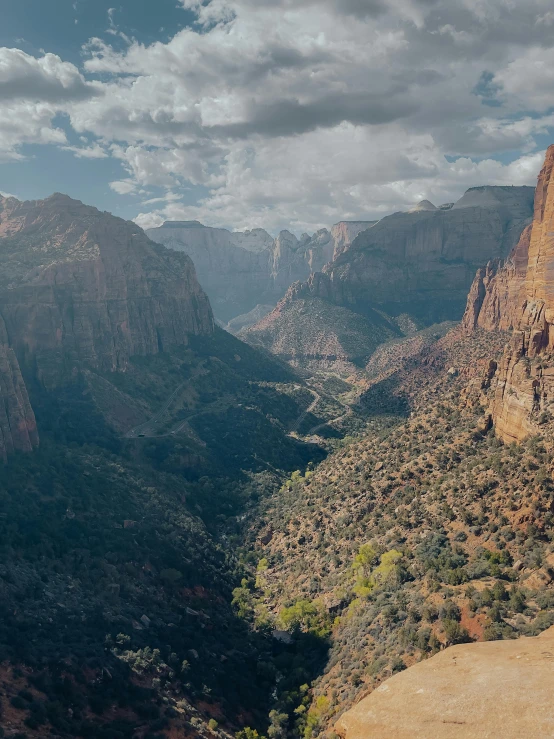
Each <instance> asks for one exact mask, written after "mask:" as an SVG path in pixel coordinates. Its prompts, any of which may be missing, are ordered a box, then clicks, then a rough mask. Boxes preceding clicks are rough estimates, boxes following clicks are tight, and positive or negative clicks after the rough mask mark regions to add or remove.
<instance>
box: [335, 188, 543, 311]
mask: <svg viewBox="0 0 554 739" xmlns="http://www.w3.org/2000/svg"><path fill="white" fill-rule="evenodd" d="M532 203H533V188H531V187H484V188H474V189H472V190H469V191H468V192H467V193H466V195H464V197H463V198H461V200H460V201H459V202H458V203H456V204H455V205H454V206H453V207H452V208H449V209H443V208H433V207H431V204H429V206H426V207H425V208H423V209H418V210H416V211H415V212H411V213H395V214H394V215H391V216H388V217H386V218H383V219H382V220H381V221H379V222H378V223H377V224H375V225H374V226H372V227H371V228H369V229H366V230H364V231H363V232H362V233H360V234H359V235H358V236H357V238H355V239H354V241H353V243H352V245H351V246H350V248H348V249H347V250H346V251H344V252H343V253H341V254H339V255H338V256H337V258H336V259H335V261H333V262H332V263H331V264H330V265H328V266H327V267H326V268H325V272H326V273H327V274H328V276H329V280H330V294H331V299H332V300H333V302H334V303H336V304H338V305H344V306H351V307H352V308H353V309H354V310H356V311H358V312H361V313H363V312H365V311H366V310H368V309H375V308H377V309H380V310H384V311H385V312H386V313H388V314H390V315H398V314H401V313H407V314H410V315H413V316H417V317H418V318H420V319H421V320H422V321H423V322H424V323H426V324H432V323H436V322H439V321H442V320H459V319H460V318H461V316H462V315H463V312H464V306H465V303H466V298H467V293H468V290H469V288H470V286H471V284H472V280H473V277H474V275H475V271H476V269H477V268H478V267H480V266H481V265H482V264H484V263H486V262H488V261H489V260H491V259H502V258H505V257H506V256H507V255H508V254H509V253H510V251H511V250H512V248H513V246H514V245H515V244H517V242H518V240H519V237H520V235H521V232H522V231H523V229H524V228H525V226H526V225H528V223H529V222H530V220H531V217H532V213H533V211H532ZM321 297H323V296H321Z"/></svg>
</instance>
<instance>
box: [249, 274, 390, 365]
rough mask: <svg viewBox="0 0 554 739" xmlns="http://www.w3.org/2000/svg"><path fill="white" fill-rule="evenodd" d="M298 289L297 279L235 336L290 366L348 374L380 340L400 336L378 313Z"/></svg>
mask: <svg viewBox="0 0 554 739" xmlns="http://www.w3.org/2000/svg"><path fill="white" fill-rule="evenodd" d="M313 277H314V278H316V279H317V277H318V275H317V274H315V275H314V276H313ZM311 281H312V278H310V280H309V281H308V283H306V284H311ZM299 289H302V283H295V284H294V285H293V286H292V287H291V288H290V289H289V290H288V292H287V294H286V295H285V297H284V299H283V300H282V301H281V302H280V303H279V304H278V305H277V307H276V308H275V309H274V310H273V311H272V312H271V313H269V314H268V315H267V316H265V317H264V318H262V319H261V320H260V321H259V322H258V323H256V324H255V325H254V326H251V327H249V328H246V329H244V330H242V331H241V332H240V333H239V336H240V337H241V338H243V339H244V340H245V341H247V342H248V343H249V344H251V345H252V346H260V347H263V348H264V349H266V350H268V351H270V352H272V353H273V354H276V355H277V356H279V358H280V359H283V360H285V361H287V362H290V363H291V364H292V365H293V366H295V367H303V368H305V369H310V370H318V369H324V370H335V371H338V372H340V373H341V374H345V373H346V374H349V373H352V372H355V371H356V368H358V369H360V368H363V367H364V366H365V364H366V363H367V361H368V360H369V358H370V357H371V355H372V354H373V352H374V351H375V349H376V348H377V347H378V346H379V345H380V344H382V343H383V342H385V341H388V340H389V339H392V338H394V337H398V336H401V335H402V333H401V331H400V329H399V327H398V325H397V324H396V323H395V322H394V321H393V320H392V319H390V318H389V317H388V316H386V315H384V314H379V313H377V312H374V313H373V315H372V316H362V315H359V314H355V313H353V312H352V311H350V310H348V309H347V308H343V307H342V306H338V305H333V304H332V303H329V302H328V301H326V300H323V299H321V298H317V297H312V296H310V295H306V296H305V297H304V296H303V295H302V294H301V293H299V292H298V290H299Z"/></svg>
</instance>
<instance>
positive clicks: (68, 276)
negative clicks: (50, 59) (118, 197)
mask: <svg viewBox="0 0 554 739" xmlns="http://www.w3.org/2000/svg"><path fill="white" fill-rule="evenodd" d="M0 245H1V250H0V267H1V271H0V316H2V318H3V320H4V323H5V327H6V332H7V335H8V337H9V343H10V346H11V347H12V348H13V349H14V351H15V353H16V354H17V356H18V358H19V361H20V363H23V364H24V365H26V366H27V365H29V364H30V363H32V365H33V367H34V368H35V371H36V375H37V378H38V379H39V381H40V382H42V383H43V384H44V385H45V386H47V387H52V386H53V385H56V384H57V383H59V382H60V381H62V379H64V378H67V376H68V375H69V374H70V373H71V371H72V368H73V366H74V365H75V364H76V363H85V364H87V365H88V366H91V367H95V368H98V369H101V370H106V371H112V370H124V369H125V367H126V365H127V362H128V361H129V358H130V357H132V356H136V355H148V354H156V353H157V352H159V351H161V350H163V349H164V348H167V347H169V346H172V345H182V344H186V343H187V337H188V335H189V334H209V333H211V332H212V331H213V317H212V312H211V308H210V305H209V302H208V299H207V297H206V295H205V293H204V292H203V291H202V289H201V288H200V286H199V284H198V281H197V279H196V275H195V271H194V266H193V264H192V262H191V260H190V259H189V258H188V257H187V256H186V255H185V254H178V253H176V252H172V251H169V250H166V249H163V247H160V246H159V245H157V244H154V243H153V242H152V241H150V240H149V239H148V238H147V237H146V236H145V234H144V232H143V231H141V229H140V228H139V227H138V226H136V225H135V224H134V223H132V222H129V221H123V220H121V219H120V218H115V217H114V216H112V215H110V214H108V213H101V212H100V211H98V210H96V208H91V207H89V206H86V205H83V204H82V203H80V202H79V201H75V200H71V198H68V197H67V196H64V195H54V196H52V197H50V198H47V199H46V200H42V201H32V202H24V203H22V202H19V201H17V200H15V199H14V198H10V199H0Z"/></svg>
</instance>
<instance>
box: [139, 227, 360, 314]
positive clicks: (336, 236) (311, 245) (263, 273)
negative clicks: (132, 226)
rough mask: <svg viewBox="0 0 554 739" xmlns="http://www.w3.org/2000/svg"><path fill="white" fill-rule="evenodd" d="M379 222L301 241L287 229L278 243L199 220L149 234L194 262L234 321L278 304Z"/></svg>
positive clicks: (219, 308) (219, 309)
mask: <svg viewBox="0 0 554 739" xmlns="http://www.w3.org/2000/svg"><path fill="white" fill-rule="evenodd" d="M374 223H375V222H374V221H356V222H347V221H343V222H341V223H337V224H336V225H335V226H333V228H332V229H331V231H329V230H328V229H326V228H322V229H320V230H319V231H317V232H316V233H315V234H313V235H312V236H310V235H308V234H304V235H303V236H302V238H300V239H298V238H297V237H296V236H295V235H294V234H293V233H291V232H290V231H281V232H280V233H279V235H278V236H277V238H275V239H273V238H272V237H271V236H270V235H269V234H268V233H267V231H264V230H263V229H261V228H258V229H253V230H252V231H247V232H242V233H241V232H236V233H232V232H231V231H227V230H226V229H223V228H209V227H207V226H204V225H202V224H201V223H198V222H197V221H176V222H171V221H168V222H166V223H164V225H163V226H161V227H160V228H153V229H150V230H149V231H148V232H147V233H148V236H149V237H150V238H151V239H153V240H154V241H156V242H158V243H160V244H164V246H167V247H168V248H170V249H174V250H175V251H181V252H185V253H186V254H188V255H189V256H190V257H191V258H192V260H193V262H194V264H195V266H196V269H197V272H198V279H199V281H200V283H201V285H202V287H203V288H204V289H205V290H206V292H207V293H208V296H209V298H210V301H211V303H212V305H213V308H214V311H215V314H216V316H217V317H218V319H220V320H221V321H223V322H224V323H228V322H229V321H231V320H232V319H233V318H235V317H237V316H240V315H244V314H247V313H249V312H250V311H251V310H252V309H253V308H255V306H256V305H260V304H262V305H263V304H266V305H267V304H273V305H275V304H276V303H277V302H278V301H279V300H280V299H281V298H282V297H283V295H284V294H285V292H286V291H287V289H288V288H289V286H290V285H292V284H293V283H294V282H296V281H297V280H306V279H308V277H309V276H310V274H311V273H312V272H317V271H320V270H322V269H323V267H324V266H325V265H326V264H327V263H328V262H330V261H331V260H332V259H333V256H334V255H336V254H338V253H342V252H343V251H345V250H346V249H348V248H349V246H350V245H351V243H352V241H353V240H354V238H355V237H356V236H357V235H358V234H359V233H360V231H362V230H364V229H366V228H369V227H371V226H372V225H374Z"/></svg>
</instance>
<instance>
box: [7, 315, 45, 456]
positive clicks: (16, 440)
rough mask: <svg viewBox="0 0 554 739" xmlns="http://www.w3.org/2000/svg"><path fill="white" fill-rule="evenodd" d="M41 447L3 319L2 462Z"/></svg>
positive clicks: (25, 389) (31, 410)
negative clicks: (9, 455) (18, 452)
mask: <svg viewBox="0 0 554 739" xmlns="http://www.w3.org/2000/svg"><path fill="white" fill-rule="evenodd" d="M36 446H38V433H37V426H36V422H35V415H34V413H33V409H32V408H31V403H30V402H29V396H28V394H27V388H26V386H25V383H24V381H23V377H22V376H21V370H20V368H19V363H18V361H17V357H16V356H15V352H14V350H13V349H11V348H10V347H9V346H8V336H7V333H6V328H5V326H4V323H3V321H2V319H0V459H3V460H4V461H5V460H6V459H7V456H8V454H10V453H11V452H13V451H21V452H29V451H31V450H32V449H34V448H35V447H36Z"/></svg>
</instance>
